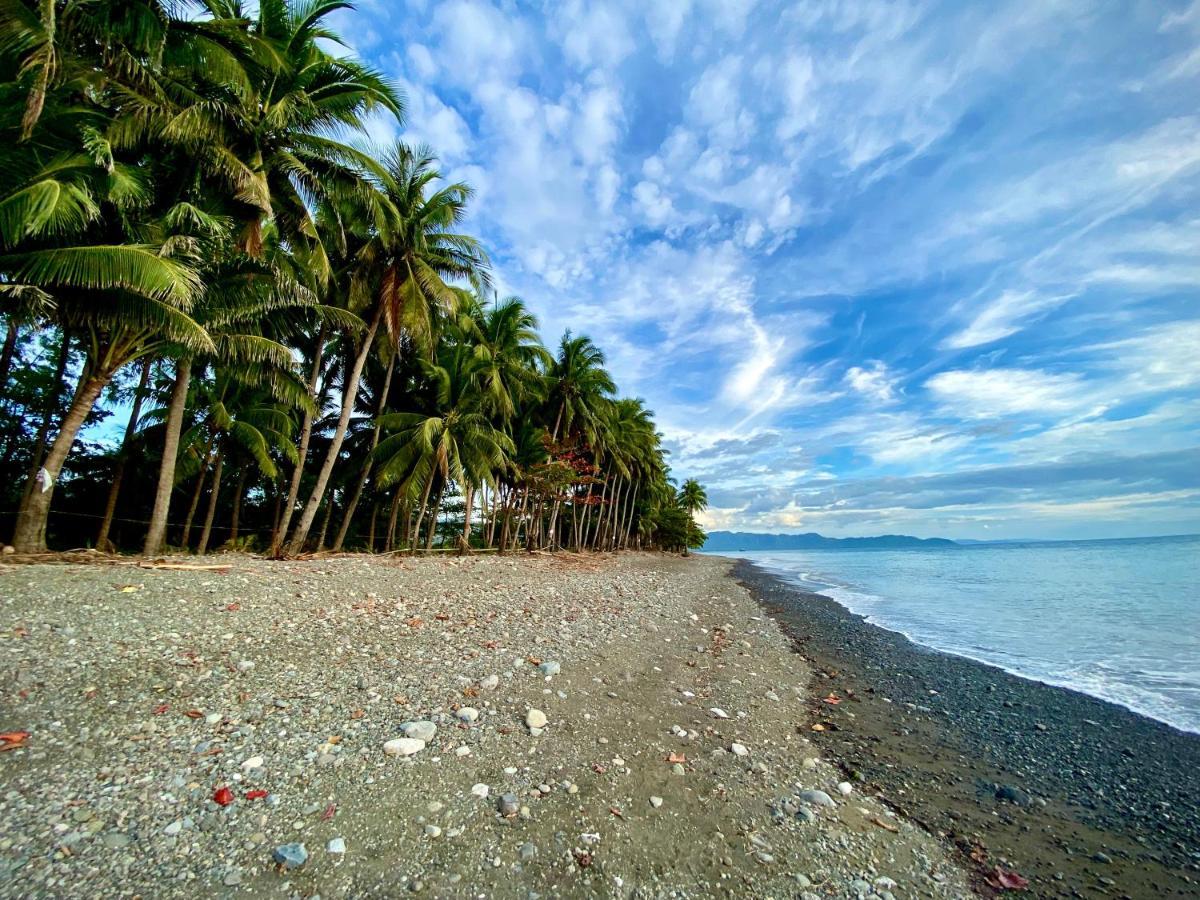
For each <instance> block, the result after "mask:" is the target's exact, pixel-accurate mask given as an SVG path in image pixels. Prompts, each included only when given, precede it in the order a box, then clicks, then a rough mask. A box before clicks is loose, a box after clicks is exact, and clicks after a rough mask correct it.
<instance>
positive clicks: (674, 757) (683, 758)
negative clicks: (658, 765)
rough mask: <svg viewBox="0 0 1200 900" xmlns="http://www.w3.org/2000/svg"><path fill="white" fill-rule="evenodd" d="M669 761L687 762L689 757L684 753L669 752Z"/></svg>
mask: <svg viewBox="0 0 1200 900" xmlns="http://www.w3.org/2000/svg"><path fill="white" fill-rule="evenodd" d="M667 762H669V763H685V762H687V757H686V756H684V755H683V754H682V753H668V754H667Z"/></svg>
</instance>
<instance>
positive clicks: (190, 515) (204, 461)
mask: <svg viewBox="0 0 1200 900" xmlns="http://www.w3.org/2000/svg"><path fill="white" fill-rule="evenodd" d="M211 451H212V439H211V438H210V439H209V441H208V443H207V444H206V445H205V447H204V455H203V456H201V457H200V471H199V472H198V473H197V474H196V489H195V490H194V491H192V502H191V503H190V504H189V505H188V511H187V515H186V516H185V517H184V519H183V532H182V533H181V534H180V536H179V546H181V547H183V549H184V550H186V549H188V547H189V546H191V543H192V522H194V521H195V520H196V511H197V510H198V509H200V498H201V497H202V496H203V495H204V482H205V481H207V480H208V466H209V463H210V462H211V460H210V459H209V458H208V454H209V453H210V452H211Z"/></svg>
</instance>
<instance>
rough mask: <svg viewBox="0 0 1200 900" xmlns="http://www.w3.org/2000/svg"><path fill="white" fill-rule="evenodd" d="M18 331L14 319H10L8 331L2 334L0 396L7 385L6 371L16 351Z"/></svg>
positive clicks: (7, 371)
mask: <svg viewBox="0 0 1200 900" xmlns="http://www.w3.org/2000/svg"><path fill="white" fill-rule="evenodd" d="M20 331H21V329H20V327H19V326H18V325H17V321H16V319H10V320H9V322H8V331H6V332H5V334H4V347H3V349H0V397H2V396H4V388H5V387H6V386H7V385H8V373H9V372H10V371H12V361H13V357H14V356H15V355H16V353H17V336H18V335H19V333H20Z"/></svg>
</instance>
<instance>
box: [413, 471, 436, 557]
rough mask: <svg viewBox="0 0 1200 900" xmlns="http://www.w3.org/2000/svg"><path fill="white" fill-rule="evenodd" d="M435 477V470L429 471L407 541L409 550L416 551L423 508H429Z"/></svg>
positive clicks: (423, 515)
mask: <svg viewBox="0 0 1200 900" xmlns="http://www.w3.org/2000/svg"><path fill="white" fill-rule="evenodd" d="M435 478H437V471H436V470H431V471H430V472H429V480H428V481H426V482H425V493H424V494H422V495H421V506H420V507H419V508H418V509H417V520H416V522H414V523H413V530H412V537H411V539H410V540H409V542H408V548H409V551H410V552H412V553H416V552H417V539H418V538H419V537H420V534H421V521H422V520H423V519H424V518H425V510H426V509H428V508H429V494H430V492H431V491H432V490H433V480H434V479H435Z"/></svg>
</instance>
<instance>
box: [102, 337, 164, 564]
mask: <svg viewBox="0 0 1200 900" xmlns="http://www.w3.org/2000/svg"><path fill="white" fill-rule="evenodd" d="M153 365H154V360H153V359H152V358H151V357H149V356H147V357H146V358H145V359H144V360H143V361H142V374H141V377H140V378H139V379H138V386H137V389H136V390H135V391H134V392H133V409H132V410H130V412H129V421H128V422H127V423H126V424H125V436H124V437H123V438H122V439H121V447H120V449H118V450H117V467H116V469H115V470H114V471H113V476H112V484H110V485H109V487H108V499H107V500H106V501H105V502H104V518H103V519H102V520H101V521H100V531H99V533H98V534H97V535H96V547H97V549H99V550H104V548H105V547H106V546H107V545H108V532H109V530H110V529H111V528H112V522H113V516H115V515H116V513H117V497H118V496H119V495H120V493H121V481H122V480H124V478H125V463H127V462H128V461H129V445H130V444H131V443H132V442H133V436H134V434H135V433H136V432H137V425H138V419H139V418H141V415H142V400H143V399H145V396H146V385H147V384H149V383H150V369H151V367H153Z"/></svg>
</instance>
